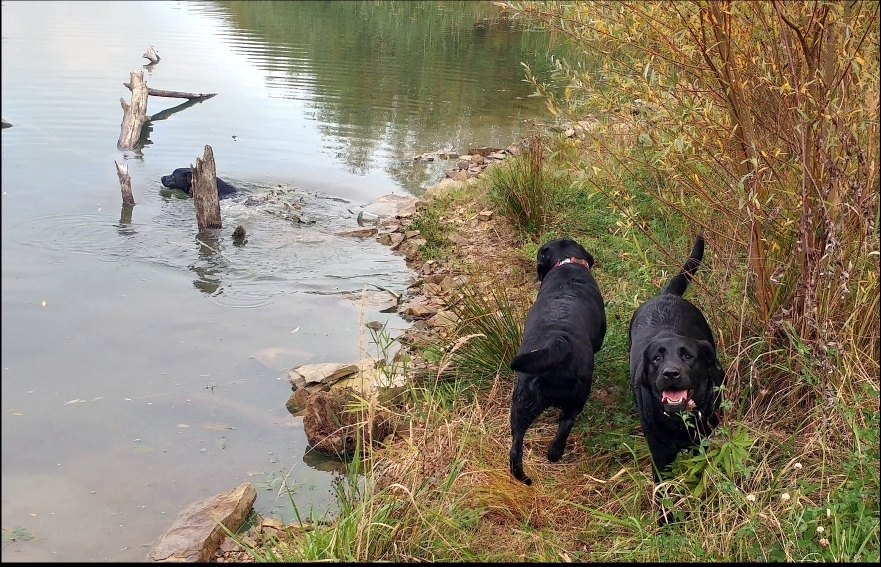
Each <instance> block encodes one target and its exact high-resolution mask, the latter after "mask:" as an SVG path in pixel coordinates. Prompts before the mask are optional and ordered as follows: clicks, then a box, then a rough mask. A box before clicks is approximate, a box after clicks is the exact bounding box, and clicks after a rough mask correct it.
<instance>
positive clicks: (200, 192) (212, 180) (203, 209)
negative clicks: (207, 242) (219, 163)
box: [190, 146, 223, 231]
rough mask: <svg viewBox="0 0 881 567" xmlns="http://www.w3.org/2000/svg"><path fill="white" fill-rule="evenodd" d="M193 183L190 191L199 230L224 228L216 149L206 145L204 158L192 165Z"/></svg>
mask: <svg viewBox="0 0 881 567" xmlns="http://www.w3.org/2000/svg"><path fill="white" fill-rule="evenodd" d="M190 168H191V169H192V172H193V184H192V186H191V188H190V192H191V193H192V194H193V202H194V204H195V205H196V224H197V225H198V226H199V230H200V231H202V230H205V229H206V228H223V226H222V225H221V223H220V198H219V197H218V195H217V167H216V165H215V164H214V150H212V149H211V146H205V155H204V157H203V158H196V165H195V167H194V166H193V165H190Z"/></svg>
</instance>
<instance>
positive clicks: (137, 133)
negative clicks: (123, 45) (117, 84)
mask: <svg viewBox="0 0 881 567" xmlns="http://www.w3.org/2000/svg"><path fill="white" fill-rule="evenodd" d="M130 84H131V86H130V87H129V89H130V90H131V91H132V103H131V105H129V104H126V103H125V99H122V98H120V99H119V103H120V104H121V105H122V128H121V131H120V133H119V141H117V142H116V147H117V149H120V150H133V149H135V147H136V145H137V142H138V139H139V138H140V137H141V128H143V127H144V123H145V122H146V121H147V120H148V119H149V117H148V116H147V83H146V82H145V81H144V71H132V72H131V82H130Z"/></svg>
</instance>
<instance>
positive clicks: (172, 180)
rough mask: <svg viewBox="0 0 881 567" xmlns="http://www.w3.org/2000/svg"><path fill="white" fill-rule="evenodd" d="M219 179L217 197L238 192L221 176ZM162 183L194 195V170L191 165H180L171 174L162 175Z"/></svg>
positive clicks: (217, 178)
mask: <svg viewBox="0 0 881 567" xmlns="http://www.w3.org/2000/svg"><path fill="white" fill-rule="evenodd" d="M215 179H216V180H217V197H218V198H220V199H223V198H224V197H229V196H231V195H234V194H235V193H236V191H237V190H236V188H235V187H233V186H232V185H230V184H229V183H227V182H226V181H224V180H223V179H221V178H219V177H215ZM162 185H164V186H165V187H168V188H169V189H180V190H181V191H183V192H184V193H186V194H187V195H189V196H190V197H192V196H193V193H192V188H193V170H192V169H190V168H189V167H179V168H177V169H175V170H174V171H172V172H171V175H163V176H162Z"/></svg>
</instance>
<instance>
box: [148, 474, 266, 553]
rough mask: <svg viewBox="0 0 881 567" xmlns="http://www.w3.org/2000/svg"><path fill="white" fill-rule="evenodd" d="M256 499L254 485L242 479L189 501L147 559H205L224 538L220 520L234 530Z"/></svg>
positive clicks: (230, 529)
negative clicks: (213, 494) (225, 490)
mask: <svg viewBox="0 0 881 567" xmlns="http://www.w3.org/2000/svg"><path fill="white" fill-rule="evenodd" d="M256 498H257V491H256V490H254V486H253V485H252V484H251V483H250V482H245V483H242V484H240V485H239V486H238V487H236V488H234V489H233V490H230V491H229V492H224V493H223V494H218V495H217V496H213V497H211V498H207V499H205V500H200V501H198V502H196V503H194V504H191V505H190V506H188V507H187V508H186V509H185V510H184V511H183V512H181V513H180V514H179V515H178V517H177V519H176V520H175V521H174V523H173V524H172V525H171V527H170V528H169V529H168V531H166V532H165V533H164V534H162V537H160V538H159V543H157V544H156V546H155V547H154V548H153V551H151V552H150V556H149V558H150V560H151V561H161V562H174V563H179V562H199V563H204V562H207V561H208V560H209V559H210V558H211V556H213V555H214V553H215V552H216V551H217V550H218V549H219V548H220V545H221V543H222V542H223V540H224V539H225V538H226V532H225V531H224V530H223V528H222V527H221V526H220V523H222V524H223V525H224V526H226V528H227V529H228V530H229V531H231V532H233V533H235V532H236V530H238V529H239V528H240V527H241V525H242V523H244V521H245V518H246V517H247V516H248V512H250V510H251V506H252V505H253V504H254V500H256ZM218 522H219V523H218Z"/></svg>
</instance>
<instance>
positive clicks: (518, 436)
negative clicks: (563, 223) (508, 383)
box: [510, 238, 606, 484]
mask: <svg viewBox="0 0 881 567" xmlns="http://www.w3.org/2000/svg"><path fill="white" fill-rule="evenodd" d="M592 266H593V257H592V256H591V255H590V254H588V252H587V251H586V250H585V249H584V248H583V247H582V246H581V245H580V244H578V243H577V242H575V241H574V240H569V239H567V238H564V239H560V240H552V241H550V242H548V243H546V244H545V245H544V246H542V247H541V248H540V249H539V251H538V258H537V266H536V269H537V272H538V279H539V281H541V287H540V289H539V291H538V296H537V297H536V299H535V303H533V304H532V307H531V308H530V309H529V313H527V315H526V322H525V325H524V330H523V341H522V342H521V344H520V350H519V351H518V352H517V356H516V357H514V359H513V360H512V361H511V369H512V370H515V371H517V384H516V386H515V387H514V394H513V396H512V398H511V452H510V466H511V474H512V475H513V476H514V478H516V479H517V480H520V481H521V482H524V483H526V484H532V481H531V480H530V479H529V477H527V476H526V475H525V474H523V436H524V435H525V434H526V430H527V429H529V426H530V425H532V422H533V421H535V418H537V417H538V416H539V415H540V414H541V413H542V412H543V411H544V410H545V409H547V408H549V407H551V406H553V407H556V408H559V409H560V417H559V420H558V422H559V426H558V429H557V434H556V436H555V437H554V440H553V441H552V442H551V444H550V446H549V447H548V460H549V461H550V462H552V463H554V462H557V461H559V460H560V458H561V457H562V456H563V451H564V450H565V448H566V439H567V438H568V437H569V432H570V431H571V430H572V426H573V425H574V423H575V418H576V417H577V416H578V414H580V413H581V410H583V409H584V404H585V402H586V401H587V397H588V395H589V394H590V386H591V381H592V379H593V365H594V353H596V352H597V351H599V350H600V348H601V347H602V346H603V338H604V337H605V335H606V309H605V306H604V305H603V297H602V295H600V288H599V287H598V286H597V283H596V280H594V278H593V275H592V274H591V272H590V269H591V267H592Z"/></svg>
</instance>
